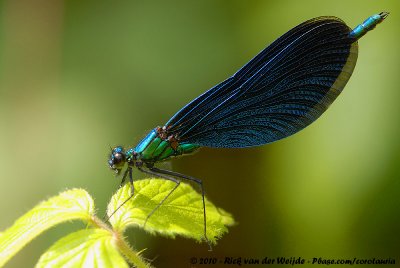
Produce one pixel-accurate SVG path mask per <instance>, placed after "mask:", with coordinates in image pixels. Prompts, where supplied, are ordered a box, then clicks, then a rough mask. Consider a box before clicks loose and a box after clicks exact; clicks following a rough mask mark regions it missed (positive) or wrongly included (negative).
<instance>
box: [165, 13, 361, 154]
mask: <svg viewBox="0 0 400 268" xmlns="http://www.w3.org/2000/svg"><path fill="white" fill-rule="evenodd" d="M350 31H351V29H350V28H349V27H348V26H346V24H345V23H344V22H343V21H341V20H340V19H338V18H335V17H319V18H315V19H311V20H309V21H306V22H304V23H302V24H300V25H298V26H297V27H295V28H293V29H292V30H290V31H289V32H287V33H286V34H284V35H283V36H281V37H280V38H279V39H277V40H276V41H275V42H273V43H272V44H271V45H270V46H268V47H267V48H265V49H264V50H263V51H261V52H260V54H258V55H257V56H256V57H255V58H253V59H252V60H251V61H250V62H249V63H247V64H246V65H245V66H243V67H242V68H241V69H240V70H239V71H238V72H236V73H235V74H234V75H233V76H232V77H230V78H228V79H227V80H225V81H224V82H222V83H220V84H219V85H217V86H215V87H213V88H211V89H210V90H208V91H207V92H205V93H204V94H202V95H200V96H199V97H198V98H196V99H194V100H193V101H192V102H190V103H189V104H187V105H186V106H185V107H183V108H182V109H181V110H180V111H179V112H178V113H176V114H175V115H174V116H173V117H172V118H171V119H170V120H169V121H168V122H167V124H166V129H167V131H168V133H170V134H176V135H177V137H178V138H179V140H180V142H184V143H192V144H198V145H201V146H208V147H226V148H240V147H249V146H257V145H262V144H266V143H270V142H273V141H276V140H279V139H282V138H285V137H288V136H290V135H292V134H294V133H296V132H298V131H299V130H301V129H303V128H304V127H306V126H308V125H309V124H311V123H312V122H313V121H315V120H316V119H317V118H318V117H319V116H320V115H321V114H322V113H323V112H324V111H325V110H326V109H327V108H328V106H329V105H330V104H331V103H332V102H333V101H334V100H335V99H336V97H337V96H338V95H339V94H340V92H341V91H342V89H343V88H344V86H345V85H346V83H347V81H348V80H349V78H350V76H351V74H352V72H353V69H354V67H355V64H356V61H357V53H358V45H357V42H355V40H354V39H351V38H350V37H349V32H350Z"/></svg>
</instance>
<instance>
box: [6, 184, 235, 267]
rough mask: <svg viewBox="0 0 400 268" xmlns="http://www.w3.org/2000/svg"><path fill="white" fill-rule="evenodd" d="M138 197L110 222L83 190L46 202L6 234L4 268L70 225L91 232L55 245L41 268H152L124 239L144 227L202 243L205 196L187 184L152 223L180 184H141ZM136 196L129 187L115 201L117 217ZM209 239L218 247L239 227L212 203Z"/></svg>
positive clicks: (75, 234) (110, 208) (110, 209)
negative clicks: (20, 253)
mask: <svg viewBox="0 0 400 268" xmlns="http://www.w3.org/2000/svg"><path fill="white" fill-rule="evenodd" d="M134 186H135V195H134V196H133V197H132V198H131V200H129V201H128V202H127V203H126V204H124V205H123V206H122V207H121V208H120V209H119V210H118V211H117V212H116V213H115V214H114V215H112V217H111V218H110V219H109V224H107V223H106V222H104V221H103V220H101V219H100V218H98V217H97V216H96V214H95V207H94V202H93V199H92V197H91V196H90V195H89V194H88V193H87V192H86V191H85V190H83V189H72V190H68V191H65V192H62V193H60V194H59V195H58V196H55V197H52V198H50V199H48V200H47V201H43V202H42V203H40V204H39V205H37V206H36V207H34V208H33V209H32V210H30V211H29V212H27V213H26V214H25V215H23V216H22V217H20V218H19V219H18V220H17V221H16V222H15V223H14V224H13V225H12V226H11V227H10V228H9V229H7V230H6V231H4V232H2V233H0V267H1V266H3V265H4V264H5V263H6V262H7V261H8V260H10V259H11V258H12V257H13V256H14V255H15V254H16V253H17V252H18V251H19V250H21V249H22V248H23V247H24V246H25V245H26V244H27V243H29V242H30V241H32V240H33V239H34V238H35V237H36V236H38V235H39V234H41V233H42V232H44V231H46V230H47V229H49V228H51V227H53V226H55V225H57V224H59V223H62V222H66V221H71V220H81V221H83V222H84V223H86V224H87V227H86V228H85V229H82V230H79V231H77V232H73V233H71V234H69V235H67V236H65V237H63V238H61V239H60V240H58V241H57V242H56V243H54V244H53V245H52V246H51V247H50V248H49V249H48V250H47V251H46V252H45V253H44V254H43V255H42V256H41V257H40V259H39V261H38V263H37V264H36V267H62V266H65V265H68V266H73V267H75V266H77V267H129V265H130V264H131V265H134V266H136V267H150V264H149V263H147V262H146V261H145V260H144V259H143V258H142V257H141V255H140V253H139V252H136V251H135V250H133V249H132V248H131V246H130V245H129V244H128V243H127V242H126V240H125V238H124V237H123V233H124V231H125V230H126V228H127V227H129V226H137V227H139V228H144V229H145V230H146V231H148V232H150V233H153V234H160V235H164V236H167V237H172V238H173V237H175V236H176V235H181V236H184V237H187V238H192V239H195V240H197V241H201V240H202V239H203V238H204V237H203V236H204V234H203V232H204V229H203V228H204V226H203V209H202V208H203V207H202V199H201V195H200V194H199V193H197V192H196V191H195V190H194V189H193V188H192V187H191V186H190V185H188V184H185V183H181V185H180V186H179V187H178V188H177V189H176V190H175V192H174V193H173V194H171V196H169V197H168V198H167V199H166V200H165V202H164V203H163V204H162V206H160V207H159V208H158V209H157V210H156V211H155V212H154V214H153V215H152V216H151V217H150V218H149V219H148V221H147V222H146V224H145V221H146V218H147V216H148V215H149V213H150V212H151V211H152V210H153V209H154V208H155V207H156V206H157V205H158V204H159V203H160V201H161V200H162V199H163V198H164V197H165V196H166V195H167V194H168V193H169V191H171V189H172V188H173V187H174V186H175V184H174V183H173V182H171V181H167V180H163V179H145V180H139V181H136V182H135V184H134ZM129 194H130V187H129V185H125V186H123V187H121V188H120V189H119V190H118V191H117V192H116V193H115V194H114V196H113V197H112V198H111V201H110V203H109V204H108V209H107V211H108V212H107V214H108V215H111V213H112V212H113V211H115V209H116V208H118V207H119V206H120V205H121V204H122V203H123V202H124V201H125V200H126V199H127V198H128V197H129ZM206 211H207V237H208V239H209V241H210V242H211V243H213V244H215V243H216V241H217V239H218V238H220V237H221V236H222V235H223V234H225V233H226V232H227V231H228V229H227V226H230V225H232V224H233V223H234V220H233V218H232V216H231V215H230V214H229V213H227V212H225V211H224V210H222V209H220V208H217V207H216V206H214V205H213V204H212V203H211V202H209V201H208V200H206Z"/></svg>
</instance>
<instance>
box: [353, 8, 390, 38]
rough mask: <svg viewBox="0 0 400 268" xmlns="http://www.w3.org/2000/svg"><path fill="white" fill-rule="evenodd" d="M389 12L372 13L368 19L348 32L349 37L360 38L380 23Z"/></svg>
mask: <svg viewBox="0 0 400 268" xmlns="http://www.w3.org/2000/svg"><path fill="white" fill-rule="evenodd" d="M388 15H389V12H381V13H379V14H375V15H372V16H371V17H369V18H368V19H366V20H365V21H364V22H363V23H361V24H359V25H357V26H356V27H355V28H354V30H353V31H351V32H350V33H349V37H351V38H355V39H360V38H361V37H362V36H364V35H365V34H366V33H367V32H369V31H371V30H373V29H374V28H375V27H376V25H378V24H379V23H381V22H382V21H383V20H384V19H385V18H386V17H387V16H388Z"/></svg>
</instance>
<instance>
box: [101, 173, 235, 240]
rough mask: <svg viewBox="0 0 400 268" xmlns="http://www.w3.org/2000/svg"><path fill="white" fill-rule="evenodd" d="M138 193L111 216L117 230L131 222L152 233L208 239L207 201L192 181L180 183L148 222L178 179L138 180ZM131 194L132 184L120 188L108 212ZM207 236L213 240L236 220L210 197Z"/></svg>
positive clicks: (136, 187)
mask: <svg viewBox="0 0 400 268" xmlns="http://www.w3.org/2000/svg"><path fill="white" fill-rule="evenodd" d="M134 186H135V195H134V196H133V197H132V198H131V200H129V201H128V202H127V203H126V204H125V205H123V206H122V207H121V208H120V209H119V210H118V211H117V212H115V214H114V215H113V216H112V217H111V218H110V223H111V224H112V226H113V227H114V228H115V229H116V230H120V231H123V230H124V229H125V228H126V227H128V226H130V225H134V226H138V227H141V228H144V229H145V230H147V231H149V232H150V233H159V234H163V235H165V236H169V237H175V236H176V235H182V236H185V237H188V238H193V239H195V240H197V241H200V240H202V239H204V222H203V203H202V198H201V194H199V193H198V192H196V191H195V190H194V189H193V188H192V187H191V186H190V185H188V184H185V183H181V184H180V186H179V187H178V188H177V189H176V190H175V191H174V192H173V193H172V194H171V195H170V196H169V197H168V198H167V199H166V200H165V202H164V203H163V204H162V205H161V206H160V207H159V208H158V209H157V210H156V211H155V212H154V214H153V215H152V216H151V217H150V218H149V219H148V221H147V223H146V225H145V226H144V223H145V220H146V218H147V216H148V215H149V214H150V213H151V212H152V211H153V209H154V208H155V207H156V206H157V205H158V204H159V203H160V202H161V201H162V200H163V198H164V197H165V196H167V195H168V193H169V192H170V191H171V190H172V189H173V188H174V186H175V183H173V182H171V181H168V180H163V179H145V180H139V181H136V182H135V184H134ZM129 196H130V188H129V185H128V184H127V185H125V186H124V187H122V188H120V189H119V190H118V191H117V193H116V194H115V195H114V196H113V197H112V199H111V202H110V204H109V206H108V215H111V213H112V212H114V211H115V210H116V209H117V207H118V206H119V205H120V204H122V203H123V202H124V201H125V200H126V199H127V198H129ZM206 213H207V237H208V239H209V240H210V242H212V243H216V240H217V239H218V238H219V237H221V236H222V235H223V234H224V233H226V232H227V231H228V229H227V226H230V225H232V224H234V220H233V218H232V216H231V215H230V214H229V213H227V212H225V211H224V210H222V209H220V208H217V207H216V206H215V205H213V204H212V203H211V202H209V201H208V200H206Z"/></svg>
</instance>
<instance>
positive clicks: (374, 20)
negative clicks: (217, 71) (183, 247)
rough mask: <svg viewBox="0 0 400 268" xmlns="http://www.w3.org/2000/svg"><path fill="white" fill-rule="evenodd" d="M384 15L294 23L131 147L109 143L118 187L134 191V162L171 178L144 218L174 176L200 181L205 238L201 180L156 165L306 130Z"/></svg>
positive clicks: (341, 83)
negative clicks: (352, 23) (351, 22)
mask: <svg viewBox="0 0 400 268" xmlns="http://www.w3.org/2000/svg"><path fill="white" fill-rule="evenodd" d="M387 15H388V13H387V12H382V13H379V14H377V15H373V16H371V17H369V18H368V19H367V20H365V21H364V22H363V23H362V24H360V25H358V26H357V27H356V28H355V29H354V30H352V29H351V28H349V27H348V26H347V25H346V24H345V23H344V22H343V21H342V20H341V19H339V18H336V17H318V18H314V19H311V20H308V21H306V22H304V23H302V24H300V25H298V26H296V27H295V28H293V29H291V30H290V31H289V32H287V33H285V34H284V35H283V36H281V37H280V38H278V39H277V40H276V41H275V42H273V43H272V44H271V45H270V46H268V47H267V48H265V49H264V50H263V51H261V52H260V53H259V54H258V55H257V56H256V57H254V58H253V59H252V60H251V61H250V62H248V63H247V64H246V65H244V66H243V67H242V68H241V69H239V70H238V71H237V72H236V73H235V74H234V75H233V76H231V77H229V78H228V79H226V80H225V81H223V82H222V83H220V84H218V85H216V86H215V87H213V88H211V89H210V90H208V91H206V92H205V93H203V94H202V95H200V96H199V97H197V98H196V99H194V100H193V101H191V102H190V103H189V104H187V105H186V106H184V107H183V108H182V109H181V110H180V111H178V112H177V113H176V114H175V115H174V116H173V117H172V118H171V119H170V120H169V121H168V122H167V123H166V124H165V125H164V126H162V127H156V128H155V129H153V130H152V131H150V133H149V134H148V135H147V136H146V137H145V138H144V139H143V140H142V141H141V142H140V143H139V144H138V145H137V146H136V147H134V148H130V149H127V150H125V149H124V148H123V147H122V146H117V147H115V148H113V149H112V151H111V156H110V159H109V161H108V163H109V166H110V168H111V169H113V170H114V171H115V172H116V173H118V174H119V173H120V172H121V170H122V169H123V168H124V166H125V165H126V166H127V168H126V170H125V172H124V174H123V177H122V181H121V185H122V184H123V183H124V181H125V179H126V177H127V176H129V181H130V185H131V196H130V198H131V197H132V196H133V194H134V188H133V178H132V168H133V167H137V168H138V169H139V170H140V171H142V172H144V173H147V174H149V175H152V176H157V177H161V178H164V179H167V180H171V181H173V182H175V183H176V186H175V187H174V188H173V189H172V190H171V191H170V192H169V194H167V195H166V196H165V198H164V199H163V200H162V201H161V203H160V204H158V206H157V207H156V208H154V209H153V211H152V212H151V213H150V214H149V215H148V216H147V219H148V218H149V217H150V216H151V215H152V214H153V213H154V211H156V209H157V208H159V207H160V206H161V205H162V203H163V202H164V201H165V200H166V199H167V198H168V197H169V196H170V195H171V193H172V192H173V191H174V190H175V189H176V188H177V187H178V186H179V183H180V181H179V179H185V180H189V181H192V182H195V183H197V184H198V185H199V186H200V187H201V193H202V197H203V217H204V239H205V240H206V241H207V242H208V239H207V232H206V231H207V226H206V209H205V203H204V187H203V183H202V181H201V180H199V179H196V178H193V177H191V176H187V175H183V174H180V173H177V172H173V171H169V170H164V169H160V168H156V167H155V166H154V165H155V164H156V163H158V162H161V161H165V160H168V159H170V158H171V157H176V156H180V155H185V154H189V153H192V152H194V151H196V150H197V149H199V148H200V147H202V146H206V147H218V148H243V147H252V146H258V145H263V144H267V143H271V142H274V141H277V140H280V139H283V138H285V137H288V136H290V135H292V134H294V133H296V132H298V131H300V130H301V129H303V128H305V127H306V126H308V125H309V124H311V123H312V122H314V121H315V120H316V119H317V118H318V117H319V116H320V115H321V114H322V113H323V112H324V111H325V110H326V109H327V108H328V107H329V105H330V104H331V103H332V102H333V101H334V100H335V99H336V97H337V96H338V95H339V94H340V93H341V92H342V90H343V88H344V86H345V85H346V83H347V81H348V80H349V78H350V76H351V74H352V72H353V69H354V67H355V65H356V61H357V55H358V42H357V40H358V39H359V38H360V37H362V36H363V35H365V34H366V33H367V32H368V31H370V30H372V29H373V28H375V26H376V25H377V24H379V23H380V22H382V21H383V20H384V19H385V18H386V17H387ZM130 198H128V199H127V200H126V201H125V202H124V203H123V204H125V203H126V202H127V201H128V200H129V199H130ZM123 204H122V205H123ZM122 205H121V206H122ZM114 212H115V211H114ZM114 212H113V213H114ZM113 213H111V215H110V217H111V216H112V215H113ZM147 219H146V221H147Z"/></svg>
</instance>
